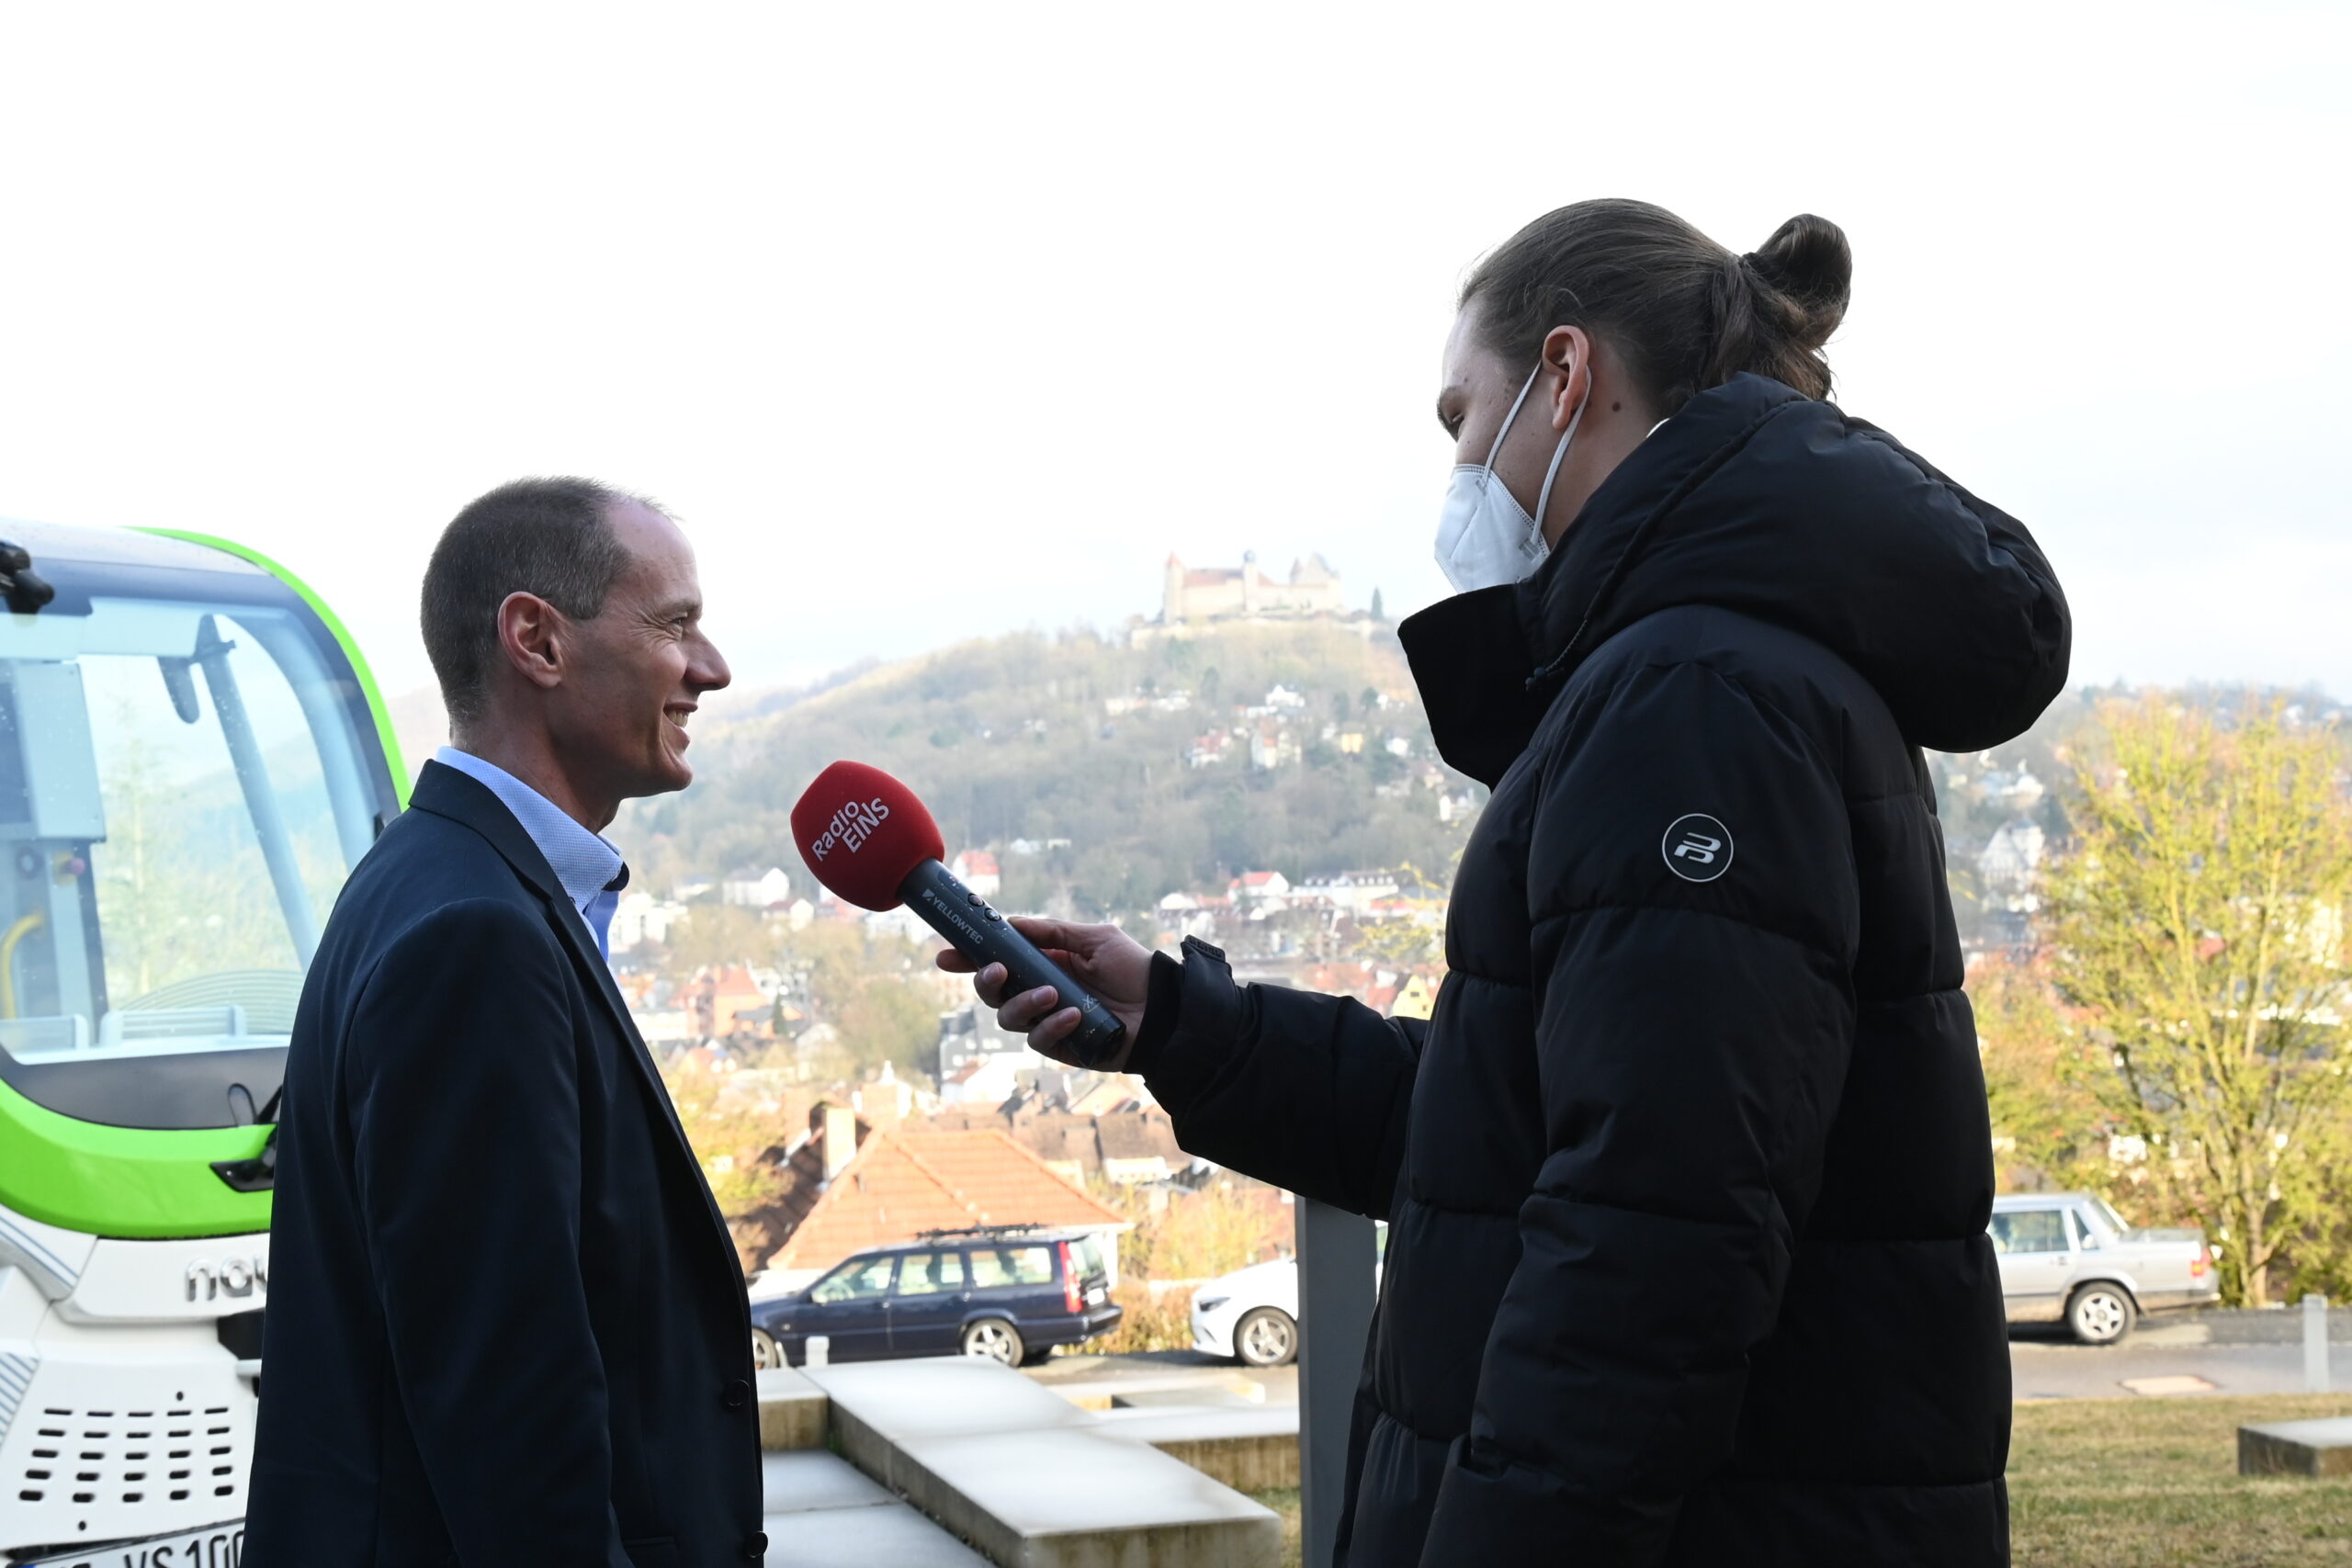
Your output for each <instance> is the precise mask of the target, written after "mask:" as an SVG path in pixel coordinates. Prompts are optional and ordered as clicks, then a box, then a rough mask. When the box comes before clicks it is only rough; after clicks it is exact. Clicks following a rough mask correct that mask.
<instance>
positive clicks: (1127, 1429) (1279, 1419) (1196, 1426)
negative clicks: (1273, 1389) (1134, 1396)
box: [1095, 1404, 1298, 1492]
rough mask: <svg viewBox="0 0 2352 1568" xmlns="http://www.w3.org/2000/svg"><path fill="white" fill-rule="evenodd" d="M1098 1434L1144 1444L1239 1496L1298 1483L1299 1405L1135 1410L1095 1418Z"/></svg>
mask: <svg viewBox="0 0 2352 1568" xmlns="http://www.w3.org/2000/svg"><path fill="white" fill-rule="evenodd" d="M1095 1419H1096V1420H1098V1421H1100V1422H1101V1423H1102V1424H1103V1430H1104V1431H1105V1432H1107V1433H1109V1434H1110V1435H1111V1436H1113V1437H1114V1438H1125V1439H1126V1440H1127V1441H1128V1442H1131V1443H1148V1444H1150V1445H1151V1446H1152V1447H1153V1448H1155V1449H1158V1450H1159V1451H1160V1452H1161V1453H1164V1454H1166V1455H1167V1456H1168V1457H1169V1458H1170V1459H1175V1460H1182V1461H1184V1462H1185V1463H1186V1464H1189V1465H1191V1466H1192V1467H1193V1469H1194V1470H1197V1471H1199V1472H1201V1473H1202V1474H1204V1475H1206V1476H1211V1477H1214V1478H1215V1479H1216V1480H1218V1481H1222V1482H1224V1483H1226V1484H1227V1486H1230V1487H1232V1488H1233V1489H1234V1490H1235V1491H1237V1492H1263V1491H1265V1490H1266V1489H1267V1488H1268V1487H1272V1486H1295V1485H1297V1484H1298V1406H1297V1405H1295V1404H1275V1405H1268V1406H1265V1407H1263V1408H1261V1409H1254V1410H1253V1409H1249V1408H1246V1407H1237V1406H1228V1405H1206V1406H1195V1407H1193V1408H1192V1409H1180V1408H1173V1407H1170V1408H1164V1409H1155V1408H1151V1407H1148V1406H1136V1407H1134V1408H1131V1409H1125V1410H1111V1411H1107V1412H1105V1413H1104V1414H1103V1415H1101V1416H1096V1417H1095Z"/></svg>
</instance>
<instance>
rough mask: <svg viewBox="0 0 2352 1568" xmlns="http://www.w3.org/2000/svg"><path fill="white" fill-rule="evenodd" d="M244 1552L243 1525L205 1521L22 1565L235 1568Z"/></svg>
mask: <svg viewBox="0 0 2352 1568" xmlns="http://www.w3.org/2000/svg"><path fill="white" fill-rule="evenodd" d="M244 1552H245V1527H244V1523H243V1520H239V1521H238V1522H236V1523H234V1524H226V1525H208V1526H206V1527H205V1528H204V1529H200V1530H188V1531H187V1532H186V1533H184V1534H181V1535H155V1536H149V1537H148V1538H147V1539H146V1540H123V1541H117V1542H116V1543H115V1544H114V1545H112V1546H101V1547H98V1548H96V1549H95V1550H93V1551H82V1552H77V1553H74V1554H72V1555H70V1556H65V1557H44V1558H41V1559H40V1561H39V1562H29V1563H27V1564H25V1568H237V1562H238V1560H239V1559H240V1558H242V1557H243V1555H244Z"/></svg>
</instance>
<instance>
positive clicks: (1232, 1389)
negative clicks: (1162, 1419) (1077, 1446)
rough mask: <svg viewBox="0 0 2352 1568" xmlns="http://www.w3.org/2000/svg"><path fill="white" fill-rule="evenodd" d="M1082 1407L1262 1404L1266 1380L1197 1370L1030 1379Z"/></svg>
mask: <svg viewBox="0 0 2352 1568" xmlns="http://www.w3.org/2000/svg"><path fill="white" fill-rule="evenodd" d="M1031 1381H1033V1382H1036V1384H1037V1386H1038V1387H1039V1388H1043V1389H1050V1390H1052V1391H1053V1392H1054V1393H1057V1394H1058V1395H1060V1396H1061V1397H1062V1398H1064V1399H1067V1400H1069V1402H1070V1403H1071V1404H1075V1405H1077V1406H1078V1407H1079V1408H1080V1410H1121V1409H1126V1408H1129V1407H1131V1406H1135V1405H1144V1404H1155V1405H1157V1404H1186V1405H1191V1404H1265V1403H1266V1389H1265V1385H1264V1384H1263V1383H1257V1382H1250V1380H1249V1379H1248V1378H1245V1377H1242V1376H1240V1375H1238V1374H1235V1375H1231V1376H1224V1377H1219V1376H1208V1377H1204V1376H1202V1375H1201V1374H1199V1373H1197V1372H1183V1373H1178V1374H1176V1375H1174V1376H1170V1377H1158V1378H1060V1379H1057V1380H1055V1381H1053V1382H1045V1381H1043V1380H1041V1379H1033V1380H1031Z"/></svg>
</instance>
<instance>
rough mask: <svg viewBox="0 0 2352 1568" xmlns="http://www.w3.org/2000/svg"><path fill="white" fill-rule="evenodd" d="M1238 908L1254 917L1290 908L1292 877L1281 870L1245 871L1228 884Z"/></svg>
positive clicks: (1228, 891) (1262, 916) (1261, 916)
mask: <svg viewBox="0 0 2352 1568" xmlns="http://www.w3.org/2000/svg"><path fill="white" fill-rule="evenodd" d="M1227 893H1228V894H1230V896H1231V897H1232V898H1233V902H1234V905H1235V907H1236V908H1241V909H1245V910H1247V911H1248V912H1249V913H1250V917H1251V918H1252V919H1263V918H1264V917H1265V916H1267V915H1278V914H1280V913H1282V912H1283V910H1284V909H1287V908H1290V878H1289V877H1287V876H1284V875H1283V874H1282V873H1281V872H1279V871H1245V872H1243V873H1242V874H1240V875H1239V876H1237V877H1235V878H1234V879H1233V880H1232V882H1231V883H1229V884H1227Z"/></svg>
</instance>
